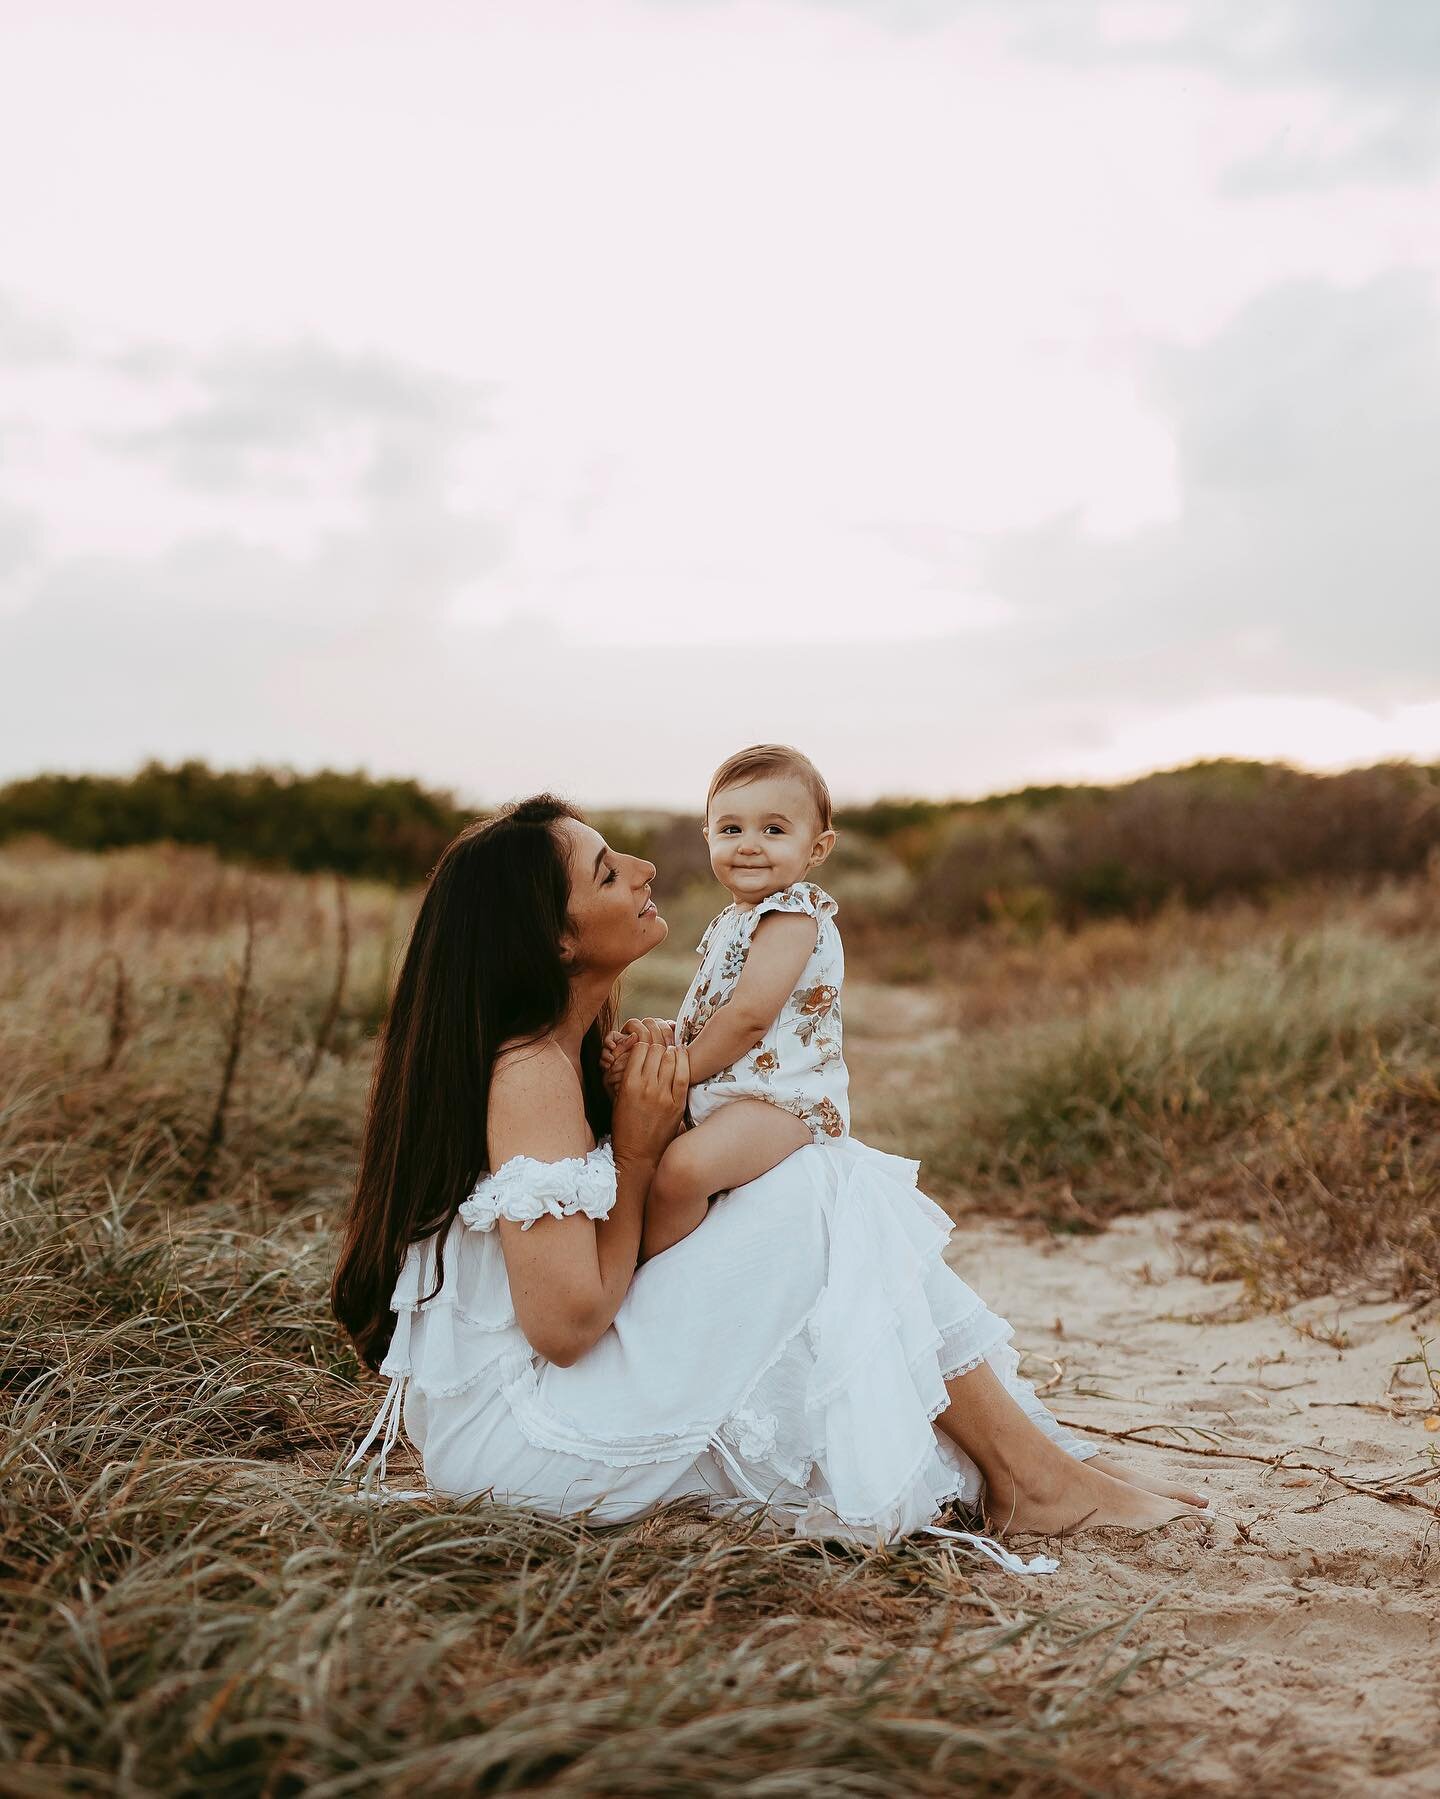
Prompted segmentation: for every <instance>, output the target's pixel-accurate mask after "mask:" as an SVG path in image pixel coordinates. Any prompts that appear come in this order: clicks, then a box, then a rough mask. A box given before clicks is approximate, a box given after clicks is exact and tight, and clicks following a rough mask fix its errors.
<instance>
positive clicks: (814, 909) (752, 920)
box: [742, 881, 840, 943]
mask: <svg viewBox="0 0 1440 1799" xmlns="http://www.w3.org/2000/svg"><path fill="white" fill-rule="evenodd" d="M839 910H840V908H839V907H838V906H837V905H836V904H835V901H834V900H833V899H831V897H830V895H829V894H828V893H826V891H825V889H824V888H823V887H817V886H816V885H815V883H814V882H813V881H796V882H795V884H794V886H793V887H785V888H782V890H781V891H780V892H779V893H772V894H771V895H770V896H769V897H768V898H767V899H763V900H760V901H758V902H757V903H756V904H755V905H754V906H753V907H752V908H751V909H750V911H748V912H747V913H745V914H744V918H743V923H742V930H743V934H744V941H745V942H746V943H748V942H749V941H750V939H751V938H752V937H753V936H754V935H755V927H756V926H757V925H758V924H759V922H760V920H761V919H762V918H764V916H765V915H766V913H767V912H803V913H805V914H806V915H807V916H808V917H810V918H813V919H814V920H815V921H816V922H817V924H823V923H824V922H825V920H826V919H827V918H833V917H834V916H835V914H836V913H837V912H838V911H839Z"/></svg>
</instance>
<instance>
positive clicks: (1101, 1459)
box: [1089, 1455, 1210, 1510]
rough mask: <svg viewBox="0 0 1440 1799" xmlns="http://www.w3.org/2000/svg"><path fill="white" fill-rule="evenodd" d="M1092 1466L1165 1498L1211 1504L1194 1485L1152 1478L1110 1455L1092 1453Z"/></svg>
mask: <svg viewBox="0 0 1440 1799" xmlns="http://www.w3.org/2000/svg"><path fill="white" fill-rule="evenodd" d="M1089 1459H1090V1466H1091V1467H1092V1468H1098V1469H1099V1471H1100V1472H1101V1473H1102V1474H1108V1475H1109V1476H1110V1477H1111V1479H1112V1480H1123V1481H1124V1482H1125V1484H1126V1485H1127V1486H1131V1487H1141V1488H1143V1489H1144V1491H1145V1492H1147V1493H1159V1494H1160V1495H1161V1496H1162V1498H1165V1499H1183V1500H1184V1501H1185V1503H1186V1505H1194V1506H1199V1507H1201V1508H1202V1510H1203V1508H1204V1507H1205V1506H1207V1505H1209V1503H1210V1499H1209V1495H1208V1494H1205V1493H1197V1492H1196V1490H1195V1488H1194V1487H1187V1486H1182V1485H1181V1483H1180V1482H1178V1481H1171V1480H1166V1479H1164V1478H1163V1477H1157V1478H1152V1477H1151V1476H1150V1475H1148V1474H1141V1473H1140V1472H1139V1471H1138V1470H1137V1469H1135V1468H1127V1467H1126V1466H1125V1465H1124V1463H1123V1462H1117V1461H1114V1460H1112V1459H1111V1457H1109V1456H1108V1455H1092V1456H1091V1457H1090V1458H1089Z"/></svg>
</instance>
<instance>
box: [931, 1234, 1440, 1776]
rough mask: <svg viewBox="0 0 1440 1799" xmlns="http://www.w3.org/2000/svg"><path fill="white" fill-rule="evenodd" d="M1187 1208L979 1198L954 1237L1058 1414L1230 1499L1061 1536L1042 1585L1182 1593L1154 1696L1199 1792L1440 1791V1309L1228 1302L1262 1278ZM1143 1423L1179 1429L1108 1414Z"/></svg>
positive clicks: (1083, 1597) (1143, 1703)
mask: <svg viewBox="0 0 1440 1799" xmlns="http://www.w3.org/2000/svg"><path fill="white" fill-rule="evenodd" d="M1179 1224H1180V1217H1179V1215H1178V1214H1176V1213H1173V1212H1155V1213H1151V1214H1148V1215H1146V1216H1142V1217H1133V1218H1128V1219H1123V1220H1121V1221H1120V1222H1119V1223H1117V1224H1115V1225H1113V1226H1111V1227H1110V1228H1109V1229H1108V1230H1107V1231H1106V1232H1105V1234H1103V1235H1101V1236H1098V1237H1079V1238H1076V1237H1067V1238H1061V1239H1050V1238H1048V1237H1046V1236H1045V1235H1044V1234H1041V1233H1037V1232H1036V1231H1034V1230H1033V1229H1029V1230H1027V1229H1024V1228H1020V1227H1015V1226H1011V1225H1007V1224H1002V1223H993V1222H992V1223H986V1222H979V1221H973V1220H970V1221H966V1222H964V1223H962V1224H961V1225H959V1226H958V1227H957V1228H956V1231H955V1235H954V1237H953V1238H952V1240H951V1250H950V1259H951V1261H952V1262H953V1263H954V1265H955V1267H956V1269H957V1271H958V1272H959V1273H960V1274H961V1275H962V1277H963V1278H964V1279H966V1280H967V1281H969V1283H970V1284H971V1285H972V1286H974V1287H975V1288H976V1289H977V1290H978V1291H979V1292H980V1293H981V1294H982V1295H983V1296H984V1297H985V1299H986V1300H987V1301H988V1302H989V1304H991V1305H992V1306H993V1307H994V1308H995V1310H997V1311H998V1312H1000V1313H1001V1314H1002V1316H1004V1317H1006V1318H1007V1319H1009V1321H1010V1322H1011V1323H1012V1324H1013V1325H1014V1327H1015V1333H1016V1344H1017V1347H1019V1348H1021V1349H1022V1350H1023V1351H1024V1352H1025V1359H1024V1361H1023V1363H1022V1372H1023V1373H1024V1374H1025V1375H1026V1376H1027V1378H1029V1379H1032V1380H1034V1381H1035V1382H1036V1384H1037V1386H1043V1385H1044V1383H1045V1382H1046V1381H1053V1382H1054V1384H1053V1385H1052V1386H1051V1387H1050V1389H1049V1390H1048V1391H1047V1392H1046V1393H1045V1398H1046V1401H1047V1403H1048V1404H1049V1405H1050V1406H1051V1408H1052V1410H1054V1411H1055V1413H1056V1414H1057V1416H1059V1417H1060V1418H1062V1419H1064V1420H1065V1421H1066V1422H1067V1423H1068V1424H1071V1425H1073V1426H1075V1427H1077V1428H1078V1429H1079V1430H1081V1431H1082V1432H1084V1433H1089V1435H1090V1440H1092V1441H1095V1442H1098V1443H1101V1444H1102V1445H1103V1447H1104V1449H1105V1451H1106V1452H1107V1453H1109V1454H1112V1455H1114V1456H1115V1458H1116V1459H1117V1460H1123V1461H1125V1462H1126V1463H1127V1464H1129V1465H1131V1466H1134V1467H1136V1468H1138V1469H1141V1470H1143V1471H1145V1472H1147V1473H1166V1474H1169V1475H1172V1476H1173V1477H1175V1478H1177V1479H1180V1480H1183V1481H1186V1482H1189V1483H1192V1484H1195V1485H1197V1486H1198V1487H1199V1488H1200V1489H1201V1490H1203V1491H1208V1492H1209V1493H1210V1494H1211V1495H1212V1496H1213V1501H1214V1504H1215V1507H1216V1509H1217V1512H1218V1514H1219V1515H1218V1517H1217V1521H1216V1523H1215V1526H1214V1528H1213V1532H1212V1534H1211V1536H1210V1539H1209V1541H1208V1543H1207V1542H1198V1541H1193V1540H1191V1539H1190V1538H1189V1537H1188V1536H1186V1537H1180V1533H1178V1532H1177V1531H1176V1530H1174V1529H1170V1530H1167V1531H1165V1532H1163V1533H1160V1534H1158V1535H1153V1536H1145V1537H1129V1538H1116V1537H1115V1536H1114V1535H1109V1536H1107V1537H1105V1538H1093V1537H1092V1538H1091V1539H1090V1540H1089V1541H1088V1542H1087V1540H1086V1538H1085V1537H1084V1536H1083V1535H1080V1536H1077V1537H1075V1538H1074V1539H1072V1540H1070V1541H1068V1542H1062V1543H1060V1544H1058V1545H1057V1544H1055V1543H1054V1542H1051V1543H1050V1544H1049V1545H1047V1547H1048V1548H1050V1549H1051V1550H1052V1552H1054V1553H1056V1554H1058V1555H1059V1557H1060V1561H1061V1566H1060V1569H1059V1571H1058V1573H1056V1574H1053V1575H1051V1576H1048V1577H1043V1578H1036V1579H1034V1581H1033V1587H1034V1592H1033V1593H1031V1594H1029V1595H1027V1596H1030V1597H1034V1596H1037V1595H1038V1592H1039V1591H1040V1590H1041V1589H1042V1588H1043V1589H1044V1591H1045V1595H1046V1603H1047V1604H1049V1603H1052V1602H1055V1603H1058V1602H1061V1601H1064V1602H1077V1603H1080V1604H1082V1605H1083V1604H1085V1603H1086V1602H1095V1603H1097V1604H1099V1605H1102V1606H1103V1607H1104V1608H1105V1609H1106V1610H1107V1611H1111V1612H1113V1611H1114V1610H1116V1609H1117V1608H1133V1607H1135V1606H1138V1605H1141V1604H1143V1603H1145V1602H1146V1601H1149V1600H1156V1602H1157V1603H1156V1609H1155V1611H1154V1612H1152V1613H1151V1614H1149V1615H1148V1616H1146V1617H1145V1618H1144V1619H1142V1620H1141V1621H1140V1623H1139V1624H1138V1626H1137V1627H1136V1631H1135V1634H1134V1636H1133V1637H1132V1638H1131V1641H1132V1642H1134V1643H1144V1644H1147V1645H1150V1646H1152V1647H1157V1646H1158V1647H1163V1648H1164V1649H1165V1650H1166V1651H1167V1659H1166V1661H1165V1662H1164V1663H1163V1664H1162V1668H1161V1672H1160V1674H1159V1677H1158V1678H1156V1677H1155V1676H1154V1674H1153V1673H1152V1672H1150V1671H1147V1676H1148V1677H1147V1678H1146V1679H1145V1680H1144V1681H1142V1682H1141V1684H1142V1686H1144V1687H1146V1688H1148V1689H1149V1690H1148V1691H1147V1692H1146V1693H1145V1695H1144V1696H1143V1697H1141V1698H1138V1699H1137V1698H1132V1699H1131V1700H1130V1701H1129V1703H1130V1704H1131V1705H1132V1706H1135V1705H1139V1706H1140V1707H1141V1708H1142V1709H1143V1710H1144V1712H1145V1715H1146V1716H1147V1717H1156V1718H1163V1719H1164V1720H1166V1722H1167V1724H1171V1723H1173V1726H1174V1737H1173V1743H1174V1748H1173V1756H1172V1757H1170V1758H1168V1767H1169V1769H1170V1771H1171V1773H1172V1774H1173V1775H1174V1776H1175V1777H1177V1779H1179V1780H1180V1781H1181V1782H1182V1783H1184V1782H1186V1781H1192V1782H1193V1783H1194V1787H1195V1789H1196V1790H1199V1791H1207V1790H1214V1791H1229V1792H1234V1791H1241V1792H1247V1793H1270V1792H1277V1793H1278V1792H1286V1793H1292V1794H1306V1795H1309V1794H1328V1793H1336V1794H1338V1793H1345V1794H1351V1793H1356V1794H1358V1793H1364V1794H1377V1795H1394V1796H1395V1799H1400V1796H1401V1795H1404V1796H1405V1799H1410V1796H1411V1795H1421V1794H1425V1795H1440V1432H1430V1431H1427V1430H1426V1429H1425V1427H1424V1423H1423V1420H1424V1418H1425V1416H1426V1414H1427V1413H1431V1412H1434V1411H1435V1409H1436V1405H1435V1401H1434V1399H1433V1397H1431V1398H1429V1400H1428V1403H1427V1393H1428V1382H1427V1377H1426V1374H1425V1370H1424V1368H1423V1366H1421V1365H1419V1364H1418V1363H1417V1362H1416V1361H1414V1360H1413V1359H1412V1358H1415V1357H1416V1356H1417V1355H1418V1353H1419V1349H1420V1345H1421V1342H1422V1341H1423V1340H1425V1339H1428V1340H1429V1343H1430V1348H1429V1356H1430V1364H1431V1366H1432V1367H1433V1368H1436V1369H1440V1312H1437V1310H1436V1308H1434V1307H1432V1308H1430V1310H1429V1311H1428V1312H1425V1311H1414V1310H1411V1311H1408V1312H1407V1311H1406V1310H1404V1309H1403V1308H1401V1307H1399V1306H1396V1305H1394V1304H1391V1305H1375V1304H1354V1305H1344V1304H1340V1303H1337V1302H1336V1301H1335V1300H1334V1299H1328V1300H1321V1301H1315V1302H1309V1303H1306V1304H1304V1305H1297V1306H1295V1307H1293V1308H1292V1309H1291V1310H1290V1311H1289V1312H1287V1313H1285V1314H1283V1315H1279V1314H1277V1315H1269V1316H1259V1317H1252V1318H1249V1319H1246V1320H1244V1321H1241V1322H1224V1321H1223V1319H1224V1318H1225V1316H1226V1314H1227V1312H1228V1311H1230V1310H1231V1309H1232V1308H1234V1307H1235V1302H1236V1301H1237V1300H1238V1298H1239V1296H1240V1288H1239V1284H1238V1283H1225V1282H1209V1283H1207V1282H1205V1281H1203V1280H1201V1279H1199V1278H1197V1277H1196V1276H1195V1275H1193V1274H1191V1273H1187V1272H1185V1269H1186V1265H1187V1261H1188V1260H1189V1258H1187V1256H1186V1254H1185V1252H1184V1250H1183V1247H1182V1246H1181V1243H1180V1239H1179V1236H1178V1226H1179ZM1306 1327H1309V1328H1312V1329H1314V1330H1315V1331H1316V1332H1317V1333H1318V1334H1319V1337H1331V1338H1333V1339H1334V1340H1335V1342H1338V1344H1339V1345H1340V1346H1339V1347H1335V1346H1334V1344H1333V1343H1332V1342H1327V1341H1321V1340H1318V1339H1317V1337H1316V1336H1307V1335H1306V1334H1304V1332H1305V1328H1306ZM1057 1376H1058V1378H1056V1377H1057ZM1135 1430H1138V1431H1139V1432H1140V1433H1141V1435H1142V1436H1143V1437H1145V1438H1148V1439H1150V1441H1151V1443H1153V1444H1154V1445H1157V1447H1150V1446H1146V1445H1145V1444H1143V1443H1136V1442H1134V1441H1128V1442H1120V1441H1115V1440H1113V1439H1110V1438H1107V1437H1105V1436H1103V1435H1102V1434H1101V1433H1103V1432H1107V1431H1108V1432H1122V1431H1135ZM1167 1444H1168V1445H1172V1446H1171V1447H1163V1446H1160V1445H1167ZM1199 1451H1205V1452H1209V1453H1195V1452H1199ZM1246 1458H1249V1459H1246ZM1346 1482H1348V1483H1351V1486H1353V1487H1359V1488H1362V1489H1373V1491H1370V1490H1367V1491H1358V1492H1357V1491H1352V1490H1350V1488H1348V1487H1347V1486H1346V1485H1345V1484H1343V1483H1346ZM1382 1493H1387V1494H1389V1495H1391V1498H1390V1499H1389V1501H1388V1502H1387V1501H1386V1500H1385V1499H1383V1498H1382V1497H1380V1496H1379V1495H1380V1494H1382ZM1177 1538H1179V1540H1177ZM1032 1546H1033V1547H1038V1546H1039V1545H1038V1544H1037V1543H1035V1542H1034V1540H1033V1539H1030V1540H1027V1544H1026V1547H1027V1548H1028V1547H1032ZM1168 1734H1169V1733H1168V1731H1167V1738H1168Z"/></svg>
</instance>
